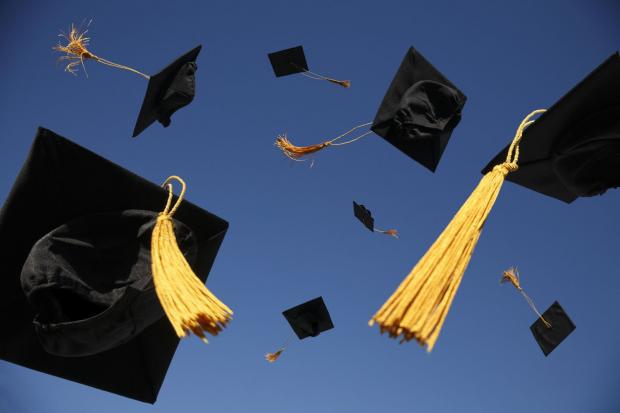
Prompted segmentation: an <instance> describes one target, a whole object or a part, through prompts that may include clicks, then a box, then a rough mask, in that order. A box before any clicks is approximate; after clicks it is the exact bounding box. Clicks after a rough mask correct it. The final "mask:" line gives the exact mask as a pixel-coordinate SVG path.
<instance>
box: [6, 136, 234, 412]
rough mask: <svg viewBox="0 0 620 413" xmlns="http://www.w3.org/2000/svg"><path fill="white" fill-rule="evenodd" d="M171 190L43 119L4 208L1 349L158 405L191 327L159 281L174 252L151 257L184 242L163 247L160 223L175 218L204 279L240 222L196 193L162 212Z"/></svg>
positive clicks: (188, 256)
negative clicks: (173, 317)
mask: <svg viewBox="0 0 620 413" xmlns="http://www.w3.org/2000/svg"><path fill="white" fill-rule="evenodd" d="M167 197H168V200H169V205H170V201H172V194H171V192H169V191H166V190H165V189H164V188H162V187H160V186H158V185H155V184H153V183H151V182H148V181H146V180H145V179H143V178H141V177H139V176H137V175H134V174H133V173H131V172H129V171H127V170H125V169H123V168H121V167H120V166H118V165H116V164H114V163H112V162H110V161H108V160H106V159H104V158H102V157H100V156H98V155H96V154H94V153H93V152H90V151H88V150H86V149H84V148H82V147H80V146H78V145H77V144H75V143H73V142H71V141H69V140H68V139H65V138H63V137H62V136H59V135H57V134H55V133H54V132H52V131H50V130H47V129H44V128H39V130H38V132H37V136H36V138H35V140H34V144H33V146H32V148H31V150H30V154H29V156H28V158H27V160H26V162H25V163H24V166H23V167H22V170H21V172H20V173H19V175H18V177H17V180H16V182H15V184H14V185H13V188H12V190H11V192H10V194H9V196H8V197H7V199H6V202H5V204H4V206H3V207H2V209H1V210H0V260H1V261H2V262H3V265H2V269H1V270H0V271H1V272H2V274H1V276H0V323H1V324H2V326H3V328H2V329H0V359H4V360H6V361H9V362H12V363H15V364H18V365H21V366H24V367H28V368H30V369H33V370H38V371H41V372H44V373H47V374H51V375H54V376H58V377H61V378H64V379H67V380H71V381H75V382H78V383H82V384H85V385H87V386H92V387H95V388H98V389H102V390H106V391H109V392H112V393H116V394H119V395H123V396H126V397H129V398H132V399H136V400H140V401H143V402H148V403H154V402H155V400H156V398H157V394H158V392H159V389H160V387H161V385H162V382H163V380H164V377H165V375H166V371H167V369H168V366H169V364H170V362H171V360H172V357H173V355H174V352H175V350H176V347H177V344H178V342H179V337H178V333H177V331H176V327H174V324H172V321H169V319H167V318H166V314H165V313H164V309H163V308H162V305H161V304H160V300H158V295H159V288H160V286H159V285H158V286H157V287H155V286H154V283H153V278H154V274H155V272H156V271H158V270H157V268H156V267H157V266H158V265H159V266H161V265H162V262H159V261H158V260H152V259H151V254H152V253H153V251H155V249H156V248H157V249H158V250H159V254H158V255H161V256H162V257H163V258H164V259H168V255H169V253H170V252H171V251H172V249H170V248H168V247H167V246H161V245H158V246H155V245H154V246H153V248H151V245H152V244H151V243H152V242H153V241H157V242H158V243H160V242H161V241H162V240H161V239H160V238H158V237H155V236H154V235H153V236H152V233H153V232H155V231H159V232H165V229H164V228H163V227H162V225H168V224H170V228H171V230H172V231H173V232H172V233H170V234H167V235H169V236H170V237H171V238H173V239H174V238H176V243H175V244H177V245H178V255H180V256H181V257H183V259H182V260H181V261H185V262H186V263H187V264H186V265H187V266H188V267H190V270H191V271H193V273H195V274H196V275H197V277H198V278H199V280H198V278H196V275H192V276H193V277H194V278H195V279H196V283H198V284H200V285H201V286H202V287H203V288H204V282H205V280H206V278H207V276H208V274H209V271H210V269H211V266H212V264H213V262H214V260H215V257H216V255H217V252H218V250H219V247H220V244H221V242H222V240H223V238H224V235H225V233H226V230H227V228H228V223H227V222H226V221H224V220H223V219H221V218H219V217H217V216H215V215H213V214H211V213H209V212H207V211H205V210H203V209H201V208H199V207H198V206H196V205H194V204H192V203H190V202H188V201H184V202H183V203H182V204H178V203H177V206H178V209H176V210H175V211H172V212H170V213H166V212H165V211H164V213H160V211H161V210H162V208H163V205H164V204H165V203H166V198H167ZM179 199H180V198H179ZM167 209H168V208H166V210H167ZM175 212H176V213H175ZM172 213H175V215H174V218H173V217H172ZM160 221H163V223H162V222H160ZM170 237H168V240H170ZM167 254H168V255H167ZM179 259H180V258H179ZM181 261H178V262H177V263H181ZM163 265H164V266H165V265H166V262H163ZM191 271H190V272H191ZM164 275H165V276H169V275H172V276H174V277H176V278H175V282H179V283H181V282H183V281H182V280H181V278H182V275H183V274H181V273H180V272H175V273H173V274H164ZM164 281H166V280H164ZM207 291H208V290H207ZM188 301H190V300H189V297H188Z"/></svg>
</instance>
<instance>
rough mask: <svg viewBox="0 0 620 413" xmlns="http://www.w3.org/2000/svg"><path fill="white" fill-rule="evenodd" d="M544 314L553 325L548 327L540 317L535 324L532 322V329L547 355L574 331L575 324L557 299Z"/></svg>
mask: <svg viewBox="0 0 620 413" xmlns="http://www.w3.org/2000/svg"><path fill="white" fill-rule="evenodd" d="M542 316H543V318H544V319H545V320H546V321H547V322H548V323H549V324H551V327H547V326H546V325H545V324H544V323H543V322H542V320H541V319H540V318H538V319H537V320H536V321H535V322H534V324H532V326H531V327H530V330H531V331H532V334H533V335H534V338H535V339H536V342H537V343H538V345H539V346H540V349H541V350H542V352H543V353H544V355H545V357H546V356H548V355H549V353H551V352H552V351H553V350H554V349H555V348H556V347H557V346H559V345H560V343H561V342H562V341H564V339H566V337H568V336H569V335H570V333H572V332H573V330H574V329H575V324H573V322H572V321H571V319H570V318H569V317H568V315H567V314H566V312H565V311H564V309H563V308H562V306H560V303H558V302H557V301H555V302H554V303H553V304H551V307H549V308H548V309H547V311H545V312H544V313H543V314H542Z"/></svg>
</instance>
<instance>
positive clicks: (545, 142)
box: [482, 52, 620, 203]
mask: <svg viewBox="0 0 620 413" xmlns="http://www.w3.org/2000/svg"><path fill="white" fill-rule="evenodd" d="M507 152H508V147H506V148H505V149H504V150H503V151H501V152H500V153H499V154H497V156H495V158H493V160H492V161H491V162H489V164H488V165H487V166H486V167H485V168H484V169H483V170H482V173H487V172H488V171H489V170H491V169H492V168H493V166H495V165H497V164H499V163H501V162H503V161H504V160H505V158H506V153H507ZM506 179H508V180H509V181H512V182H514V183H517V184H519V185H522V186H525V187H527V188H530V189H532V190H534V191H536V192H539V193H541V194H545V195H548V196H551V197H553V198H557V199H559V200H561V201H564V202H567V203H570V202H573V201H574V200H575V199H576V198H578V197H581V196H593V195H600V194H603V193H604V192H605V191H606V190H607V189H609V188H615V187H618V186H620V55H618V52H616V53H614V54H612V55H611V56H610V57H609V58H608V59H607V60H605V61H604V62H603V63H602V64H601V65H600V66H599V67H598V68H596V69H595V70H594V71H593V72H592V73H590V74H589V75H588V76H587V77H586V78H585V79H583V80H582V81H581V82H579V84H577V85H576V86H575V87H574V88H573V89H572V90H570V91H569V92H568V93H567V94H565V95H564V96H563V97H562V98H561V99H560V100H559V101H558V102H556V103H555V104H554V105H553V106H552V107H550V108H549V109H548V110H547V111H546V112H545V113H543V114H542V115H541V116H540V117H539V118H538V119H537V120H536V122H534V123H533V124H532V125H530V126H529V127H528V128H527V129H526V130H525V132H524V133H523V137H522V138H521V143H520V156H519V169H518V170H517V171H514V172H511V173H510V174H508V175H507V176H506Z"/></svg>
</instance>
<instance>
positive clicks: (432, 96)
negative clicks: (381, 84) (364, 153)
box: [371, 47, 467, 172]
mask: <svg viewBox="0 0 620 413" xmlns="http://www.w3.org/2000/svg"><path fill="white" fill-rule="evenodd" d="M466 101H467V97H466V96H465V95H464V94H463V92H461V91H460V90H459V89H458V88H457V87H456V86H455V85H454V84H453V83H452V82H450V81H449V80H448V79H447V78H446V77H445V76H444V75H442V74H441V73H440V72H439V70H437V69H436V68H435V67H434V66H433V65H432V64H431V63H430V62H429V61H428V60H426V59H425V58H424V56H422V54H421V53H420V52H418V51H417V50H415V49H414V48H413V47H411V48H409V50H408V51H407V54H405V57H404V58H403V61H402V63H401V64H400V67H399V68H398V71H397V72H396V75H394V79H393V80H392V83H391V84H390V87H389V88H388V91H387V93H386V94H385V97H384V98H383V102H381V106H380V107H379V110H378V111H377V114H376V116H375V119H374V121H373V123H372V127H371V129H372V130H373V131H374V132H375V133H376V134H377V135H379V136H381V137H382V138H384V139H385V140H387V141H388V142H389V143H391V144H392V145H394V146H395V147H396V148H398V149H400V150H401V151H402V152H404V153H405V154H406V155H407V156H409V157H410V158H412V159H414V160H416V161H418V162H419V163H421V164H422V165H424V166H425V167H426V168H428V169H430V170H431V171H433V172H435V169H436V168H437V165H438V164H439V161H440V159H441V155H442V154H443V151H444V149H445V148H446V145H448V141H449V140H450V136H451V135H452V131H453V130H454V128H456V126H457V125H458V124H459V122H460V120H461V111H462V110H463V106H465V102H466Z"/></svg>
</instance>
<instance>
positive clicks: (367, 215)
mask: <svg viewBox="0 0 620 413" xmlns="http://www.w3.org/2000/svg"><path fill="white" fill-rule="evenodd" d="M353 215H355V217H356V218H357V219H359V220H360V221H361V223H362V224H364V226H365V227H366V228H368V229H369V230H370V231H372V232H374V230H375V219H374V218H373V217H372V213H371V212H370V211H369V210H368V209H367V208H366V207H365V206H364V205H362V204H358V203H357V202H355V201H353Z"/></svg>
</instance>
